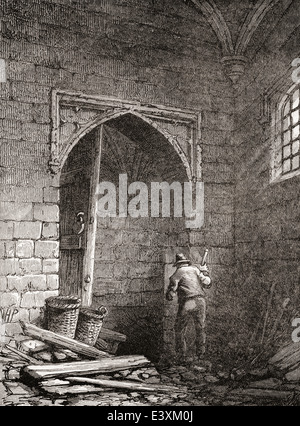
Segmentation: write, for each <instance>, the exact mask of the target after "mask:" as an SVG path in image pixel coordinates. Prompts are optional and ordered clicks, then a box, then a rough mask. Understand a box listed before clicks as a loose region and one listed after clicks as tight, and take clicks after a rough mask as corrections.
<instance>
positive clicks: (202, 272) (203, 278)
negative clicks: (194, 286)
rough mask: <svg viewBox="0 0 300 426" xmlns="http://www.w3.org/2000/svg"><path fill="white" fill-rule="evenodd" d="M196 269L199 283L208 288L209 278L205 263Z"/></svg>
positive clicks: (209, 285) (209, 284)
mask: <svg viewBox="0 0 300 426" xmlns="http://www.w3.org/2000/svg"><path fill="white" fill-rule="evenodd" d="M197 270H198V277H199V280H200V283H201V285H202V286H203V287H204V288H210V287H211V278H210V276H209V270H208V267H207V265H203V266H200V268H197Z"/></svg>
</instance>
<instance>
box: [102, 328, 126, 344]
mask: <svg viewBox="0 0 300 426" xmlns="http://www.w3.org/2000/svg"><path fill="white" fill-rule="evenodd" d="M100 337H101V339H103V340H113V341H116V342H126V340H127V336H125V334H122V333H118V332H116V331H113V330H108V329H107V328H104V327H102V328H101V331H100Z"/></svg>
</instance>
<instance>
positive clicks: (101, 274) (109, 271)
mask: <svg viewBox="0 0 300 426" xmlns="http://www.w3.org/2000/svg"><path fill="white" fill-rule="evenodd" d="M95 274H96V278H113V276H114V265H113V264H111V263H105V264H99V265H98V266H97V271H95Z"/></svg>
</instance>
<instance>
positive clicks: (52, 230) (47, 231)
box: [42, 223, 59, 240]
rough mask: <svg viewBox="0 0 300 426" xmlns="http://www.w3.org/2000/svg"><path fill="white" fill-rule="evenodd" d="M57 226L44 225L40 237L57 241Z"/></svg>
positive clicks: (53, 224)
mask: <svg viewBox="0 0 300 426" xmlns="http://www.w3.org/2000/svg"><path fill="white" fill-rule="evenodd" d="M58 233H59V226H58V224H57V223H44V224H43V230H42V237H43V238H45V239H49V240H51V239H56V240H57V239H58Z"/></svg>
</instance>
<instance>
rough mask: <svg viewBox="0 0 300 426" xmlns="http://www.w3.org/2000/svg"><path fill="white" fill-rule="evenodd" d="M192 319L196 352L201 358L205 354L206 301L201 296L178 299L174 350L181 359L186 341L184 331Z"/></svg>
mask: <svg viewBox="0 0 300 426" xmlns="http://www.w3.org/2000/svg"><path fill="white" fill-rule="evenodd" d="M191 320H193V322H194V325H195V333H196V341H195V344H196V354H197V357H198V358H199V357H200V358H201V357H202V356H203V355H204V354H205V343H206V333H205V323H206V301H205V299H204V298H203V297H196V298H192V299H185V300H181V301H179V309H178V314H177V318H176V324H175V335H176V352H177V356H178V358H179V359H181V360H186V358H188V356H187V341H186V332H187V328H188V325H189V322H190V321H191Z"/></svg>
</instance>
